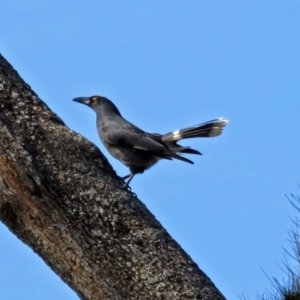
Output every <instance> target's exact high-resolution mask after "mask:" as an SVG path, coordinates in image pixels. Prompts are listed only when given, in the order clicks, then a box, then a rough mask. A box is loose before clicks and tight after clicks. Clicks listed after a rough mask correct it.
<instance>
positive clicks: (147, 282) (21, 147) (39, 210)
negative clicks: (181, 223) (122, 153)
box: [0, 55, 225, 300]
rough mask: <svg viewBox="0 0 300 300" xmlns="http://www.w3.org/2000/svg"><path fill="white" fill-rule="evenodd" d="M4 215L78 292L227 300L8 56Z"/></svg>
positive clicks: (0, 170) (2, 66) (0, 212)
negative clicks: (30, 83) (13, 66)
mask: <svg viewBox="0 0 300 300" xmlns="http://www.w3.org/2000/svg"><path fill="white" fill-rule="evenodd" d="M0 219H1V221H2V222H3V223H4V224H6V226H7V227H8V228H9V229H10V230H11V232H13V233H14V234H15V235H16V236H17V237H18V238H20V239H21V240H22V241H23V242H24V243H26V244H27V245H28V246H29V247H31V248H32V249H33V250H34V251H35V252H36V253H37V254H38V255H39V256H40V257H41V258H42V259H43V260H44V261H45V263H46V264H48V265H49V266H50V267H51V268H52V270H53V271H54V272H55V273H57V274H58V275H59V276H60V278H61V279H62V280H63V281H65V282H66V283H67V284H68V285H69V286H70V287H71V288H72V289H73V290H74V291H75V292H76V293H77V294H78V296H79V297H80V298H81V299H89V300H92V299H95V300H99V299H117V300H119V299H120V300H124V299H180V300H182V299H212V300H217V299H225V298H224V297H223V296H222V294H221V293H220V292H219V291H218V289H217V288H216V287H215V286H214V284H213V283H212V282H211V280H210V279H209V278H208V277H207V276H206V275H205V274H204V273H203V272H202V271H201V270H200V269H199V268H198V266H197V265H196V264H195V263H194V262H193V261H192V260H191V258H190V257H189V256H188V255H187V254H186V253H185V252H184V251H183V250H182V249H181V247H180V246H179V245H178V244H177V243H176V242H175V241H174V240H173V239H172V238H171V237H170V235H169V234H168V233H167V232H166V230H165V229H164V228H163V227H162V226H161V224H160V223H159V222H158V221H157V220H156V219H155V217H154V216H153V215H152V214H151V213H150V212H149V211H148V210H147V208H146V207H145V206H144V205H143V204H142V203H141V202H140V201H139V200H138V199H137V197H136V196H135V195H134V194H133V193H131V192H130V191H128V190H124V189H122V181H121V179H120V178H119V177H118V176H117V175H116V174H115V172H114V171H113V169H112V168H111V166H110V165H109V164H108V162H107V160H106V159H105V157H104V156H103V155H102V153H101V152H100V151H99V149H97V148H96V146H95V145H93V144H92V143H90V142H89V141H87V140H86V139H85V138H83V137H82V136H80V135H79V134H77V133H75V132H74V131H72V130H70V129H69V128H67V127H66V126H65V124H64V123H63V121H62V120H61V119H60V118H59V117H58V116H57V115H55V114H54V113H53V112H52V111H50V109H49V108H48V107H47V105H46V104H45V103H44V102H43V101H42V100H40V99H39V98H38V96H37V95H36V94H35V93H34V92H33V91H32V90H31V88H30V86H28V85H27V84H26V83H25V82H24V81H23V80H22V79H21V78H20V77H19V75H18V73H17V72H16V71H15V70H14V69H13V68H12V66H11V65H10V64H9V63H8V62H7V61H6V60H5V59H4V58H3V57H2V56H1V55H0Z"/></svg>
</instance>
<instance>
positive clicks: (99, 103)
mask: <svg viewBox="0 0 300 300" xmlns="http://www.w3.org/2000/svg"><path fill="white" fill-rule="evenodd" d="M73 101H75V102H78V103H81V104H85V105H87V106H89V107H90V108H92V109H93V110H94V111H95V112H96V113H97V115H98V114H99V117H100V114H103V112H113V113H115V114H118V115H120V113H119V111H118V109H117V108H116V106H115V105H114V104H113V103H112V102H111V101H110V100H109V99H107V98H105V97H103V96H91V97H77V98H74V99H73Z"/></svg>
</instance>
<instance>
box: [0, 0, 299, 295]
mask: <svg viewBox="0 0 300 300" xmlns="http://www.w3.org/2000/svg"><path fill="white" fill-rule="evenodd" d="M299 29H300V3H299V2H298V1H276V0H274V1H267V0H266V1H256V0H251V1H198V0H194V1H192V0H190V1H183V0H181V1H176V0H174V1H165V0H164V1H77V0H75V1H72V2H63V1H57V0H51V1H22V2H18V3H17V2H14V1H2V3H1V19H0V36H1V41H0V51H1V54H2V55H3V56H4V57H5V58H6V59H8V61H9V62H10V63H11V64H12V65H13V66H14V68H15V69H16V70H17V71H18V72H19V74H20V75H21V76H22V78H23V79H24V80H25V81H26V82H27V83H28V84H29V85H30V86H31V87H32V89H33V90H34V91H35V92H36V93H37V94H38V95H39V96H40V98H41V99H43V100H44V101H45V102H46V103H47V105H48V106H49V107H50V108H51V109H52V110H53V111H54V112H55V113H57V114H58V115H59V116H60V117H61V118H62V119H63V120H64V122H65V123H66V125H67V126H68V127H69V128H71V129H73V130H75V131H77V132H79V133H80V134H82V135H83V136H85V137H86V138H88V139H89V140H91V141H92V142H94V143H95V144H96V145H97V146H99V148H100V149H101V151H103V152H104V154H105V155H106V156H107V157H108V159H109V161H110V162H111V164H112V165H113V167H114V168H115V170H116V171H117V173H118V174H119V175H121V176H123V175H125V174H127V173H128V170H127V168H126V167H124V166H122V165H121V163H119V162H118V161H116V160H115V159H113V158H112V157H111V156H109V155H108V154H107V152H106V151H105V150H104V149H103V146H102V145H101V143H100V141H99V139H98V136H97V132H96V128H95V115H94V112H93V111H92V110H90V109H88V108H87V107H85V106H82V105H79V104H78V103H74V102H72V99H73V98H74V97H78V96H89V95H95V94H99V95H103V96H106V97H108V98H110V99H111V100H112V101H113V102H114V103H115V104H116V105H117V107H118V108H119V110H120V111H121V113H122V115H123V116H124V117H125V118H127V119H128V120H130V121H131V122H132V123H134V124H136V125H138V126H139V127H141V128H142V129H144V130H146V131H150V132H160V133H166V132H168V131H171V130H175V129H178V128H181V127H185V126H189V125H195V124H198V123H201V122H204V121H207V120H210V119H214V118H217V117H225V118H228V119H230V123H229V124H228V126H227V127H226V129H225V130H224V132H223V134H222V135H221V136H220V137H217V138H213V139H202V140H201V139H197V140H196V139H193V140H186V141H184V142H183V143H182V144H185V145H191V146H193V148H195V149H198V150H199V151H201V152H202V153H203V156H199V157H198V156H193V157H192V159H193V160H194V162H195V164H194V165H189V164H185V163H183V162H180V161H173V162H170V161H162V162H160V163H159V164H157V165H156V166H155V167H153V168H152V169H150V170H149V171H147V172H145V173H144V174H143V175H138V176H136V177H135V178H134V180H133V181H132V184H131V187H132V190H133V191H134V192H135V193H137V195H138V197H139V198H140V199H141V201H143V202H144V203H145V204H146V206H147V207H148V208H149V210H150V211H151V212H152V213H153V214H154V215H155V216H156V218H157V219H158V220H159V221H160V222H161V223H162V225H163V226H164V227H165V228H166V229H167V230H168V232H169V233H170V234H171V235H172V236H173V238H174V239H175V240H176V241H177V242H178V243H179V244H180V245H181V246H182V248H183V249H185V251H186V252H187V253H188V254H189V255H190V256H191V257H192V258H193V259H194V260H195V262H196V263H197V264H198V265H199V267H200V268H201V269H202V270H203V271H204V272H205V273H206V274H207V275H208V276H209V277H210V278H211V279H212V281H213V282H214V283H215V284H216V286H217V287H218V288H219V289H220V291H221V292H222V293H223V294H224V295H225V297H226V298H228V299H239V295H241V294H244V295H245V296H246V297H247V298H248V299H255V296H256V293H261V292H262V291H263V290H264V289H265V288H268V287H269V286H270V284H269V281H268V279H267V277H266V276H265V275H264V273H263V272H262V270H261V268H263V269H264V270H265V272H266V273H267V274H268V275H270V276H275V277H278V278H279V279H280V278H282V277H283V273H282V271H281V270H280V268H279V267H278V265H277V263H280V261H281V260H282V258H283V250H282V247H285V248H286V249H287V250H288V249H290V248H289V244H288V241H287V240H288V238H289V236H288V230H289V229H290V228H291V227H292V222H291V220H290V218H293V217H294V216H295V214H296V211H295V210H294V209H293V208H292V206H291V205H290V204H289V203H288V201H287V200H286V198H285V196H284V195H285V194H289V193H291V192H292V193H295V194H297V193H298V192H299V190H298V188H297V183H298V182H299V169H300V160H299V124H298V121H299V106H300V101H299V92H300V88H299V86H300V69H299V67H300V56H299V53H300V30H299ZM0 225H1V226H0V237H1V243H0V253H1V255H0V297H1V299H13V300H21V299H22V300H27V299H30V300H40V299H45V300H47V299H51V300H52V299H68V300H69V299H70V300H73V299H78V297H77V296H76V294H75V293H74V292H73V291H71V290H70V289H69V288H68V286H67V285H65V284H64V283H63V282H62V281H61V280H60V279H59V278H58V277H57V276H56V275H55V274H54V273H53V272H52V271H51V270H50V268H49V267H48V266H46V265H45V263H44V262H43V261H42V260H41V259H40V258H39V257H38V256H37V255H36V254H35V253H33V251H32V250H31V249H29V248H28V247H27V246H26V245H24V244H22V243H21V242H20V241H19V240H18V239H17V238H16V237H15V236H14V235H12V234H11V233H10V232H9V231H8V230H7V229H6V227H5V226H4V225H3V224H2V223H1V224H0Z"/></svg>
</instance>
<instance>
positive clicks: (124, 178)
mask: <svg viewBox="0 0 300 300" xmlns="http://www.w3.org/2000/svg"><path fill="white" fill-rule="evenodd" d="M131 175H132V174H131V173H130V174H128V175H126V176H123V177H121V178H122V179H123V180H126V179H127V178H129V177H130V176H131Z"/></svg>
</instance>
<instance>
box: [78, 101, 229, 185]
mask: <svg viewBox="0 0 300 300" xmlns="http://www.w3.org/2000/svg"><path fill="white" fill-rule="evenodd" d="M73 101H75V102H78V103H81V104H85V105H87V106H89V107H90V108H92V109H93V110H94V111H95V112H96V117H97V121H96V125H97V131H98V135H99V137H100V140H101V141H102V143H103V145H104V147H105V148H106V149H107V151H108V152H109V153H110V154H111V155H112V156H113V157H115V158H116V159H117V160H119V161H120V162H122V163H123V164H124V165H125V166H127V167H128V168H129V170H130V174H128V175H126V176H124V177H122V179H123V180H124V181H125V180H126V179H127V182H126V183H125V184H124V187H126V188H127V187H128V186H129V184H130V182H131V180H132V179H133V177H134V176H135V175H136V174H142V173H143V172H144V171H145V170H147V169H149V168H150V167H152V166H153V165H154V164H156V163H157V162H158V161H159V160H161V159H167V160H173V159H177V160H181V161H184V162H187V163H190V164H193V161H191V160H190V159H188V158H186V157H185V156H184V154H198V155H202V153H201V152H199V151H197V150H194V149H192V148H191V147H189V146H181V145H179V144H178V143H177V142H178V141H180V140H182V139H188V138H198V137H199V138H200V137H215V136H218V135H220V134H221V133H222V129H223V128H224V127H225V126H226V124H227V123H228V122H229V121H228V120H226V119H224V118H218V119H214V120H211V121H208V122H204V123H201V124H198V125H195V126H190V127H187V128H183V129H178V130H175V131H171V132H168V133H166V134H158V133H148V132H145V131H143V130H142V129H140V128H138V127H137V126H135V125H134V124H132V123H130V122H129V121H127V120H126V119H124V118H123V117H122V115H121V113H120V112H119V110H118V108H117V107H116V106H115V104H114V103H113V102H112V101H110V100H109V99H107V98H106V97H103V96H91V97H77V98H74V99H73Z"/></svg>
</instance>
